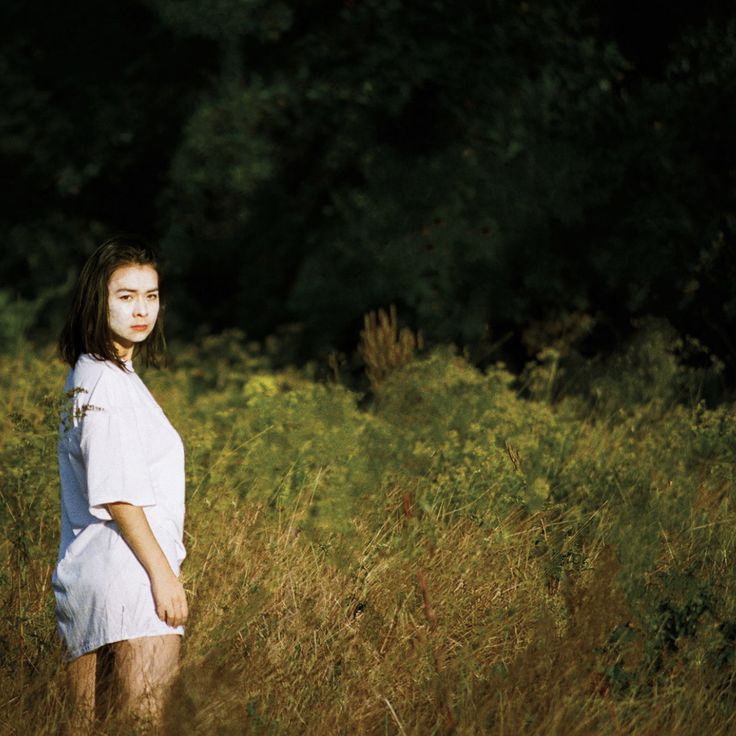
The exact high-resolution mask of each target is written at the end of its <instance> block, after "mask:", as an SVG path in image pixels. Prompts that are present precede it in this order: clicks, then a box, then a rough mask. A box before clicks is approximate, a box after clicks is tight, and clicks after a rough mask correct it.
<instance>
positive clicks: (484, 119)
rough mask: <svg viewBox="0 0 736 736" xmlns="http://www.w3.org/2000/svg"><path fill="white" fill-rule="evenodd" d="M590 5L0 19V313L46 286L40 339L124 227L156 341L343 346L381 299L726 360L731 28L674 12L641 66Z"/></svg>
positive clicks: (464, 323)
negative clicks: (228, 335)
mask: <svg viewBox="0 0 736 736" xmlns="http://www.w3.org/2000/svg"><path fill="white" fill-rule="evenodd" d="M612 7H613V6H612V5H611V6H610V7H609V5H608V4H605V3H604V4H601V5H595V7H593V6H592V5H591V4H590V3H587V2H584V0H576V1H575V2H572V3H571V2H561V1H557V0H555V1H553V2H542V1H541V0H532V1H530V2H521V3H520V2H511V1H510V0H499V1H498V2H495V3H479V4H473V5H471V6H468V7H464V8H463V11H462V12H458V9H457V5H456V4H455V3H451V2H449V0H435V1H434V2H431V3H410V2H408V1H406V0H365V1H364V2H359V3H358V2H351V1H350V0H344V2H333V1H328V0H312V1H310V2H307V3H295V2H286V1H283V2H264V0H217V2H211V3H206V4H202V3H196V2H193V1H192V0H179V1H177V2H173V0H142V1H141V2H139V3H133V4H131V3H122V2H113V3H110V4H109V7H108V6H106V9H105V11H104V12H103V11H102V10H101V9H100V8H99V7H98V6H97V5H94V4H92V3H89V2H82V3H76V4H75V6H74V8H73V9H69V8H64V9H61V8H55V7H45V8H44V9H43V12H41V13H39V12H38V9H37V8H35V7H34V6H33V4H28V3H20V2H9V3H6V4H5V6H4V9H3V16H4V20H5V22H4V24H3V27H4V29H5V30H4V31H3V33H4V34H5V38H4V40H5V41H6V43H4V44H3V50H2V53H1V55H0V71H1V74H0V83H1V84H2V92H3V99H4V105H3V109H2V111H0V133H2V135H0V140H1V142H0V156H2V157H3V159H4V162H5V163H6V165H7V166H9V167H10V169H9V170H12V171H13V172H14V177H13V179H14V186H13V187H12V190H11V191H9V192H8V193H7V194H6V197H5V199H4V202H3V205H2V206H0V227H2V229H3V235H4V244H5V248H4V251H3V255H2V256H1V257H0V273H2V276H3V281H7V282H8V284H11V285H12V289H11V290H10V291H8V295H9V298H11V299H15V300H16V301H17V300H18V299H20V300H21V301H25V302H28V304H29V305H30V304H33V303H35V300H37V298H38V297H39V294H42V293H45V291H48V290H53V289H54V288H56V291H57V292H58V294H57V295H56V296H54V297H53V298H52V299H51V301H49V302H48V306H49V309H47V310H43V309H42V310H38V316H37V318H36V319H35V322H34V324H35V325H36V328H37V330H40V331H42V332H43V331H46V332H48V331H49V330H50V329H54V328H55V327H56V326H58V321H59V319H60V317H59V314H58V313H59V311H60V309H59V308H58V307H59V306H60V305H61V304H62V303H63V297H64V291H63V289H61V290H60V289H59V285H60V284H65V283H66V282H67V279H68V274H69V273H70V272H73V271H74V269H75V268H77V267H78V264H79V261H80V260H81V258H82V257H83V255H84V254H85V253H87V252H89V250H90V249H91V248H92V247H93V246H94V244H95V243H96V242H98V241H99V240H100V239H101V238H103V237H104V236H105V235H106V234H108V233H109V232H110V231H111V230H114V229H120V228H123V229H135V230H141V231H143V232H144V233H145V234H147V235H149V236H150V237H151V238H152V239H153V240H155V241H156V242H159V243H160V244H161V248H162V250H163V251H164V254H165V256H166V258H167V260H168V270H167V271H168V274H169V278H168V280H167V289H168V293H169V295H170V297H171V298H172V300H173V304H172V307H173V308H172V310H171V312H172V317H173V319H172V320H170V324H171V326H172V328H173V329H174V331H175V332H176V333H178V334H179V335H181V336H186V335H187V334H191V332H192V330H193V329H196V328H197V327H199V328H203V329H204V328H208V329H221V328H225V327H240V328H241V329H244V330H246V332H248V333H250V334H253V335H256V336H263V335H265V334H267V333H268V332H271V331H273V330H274V328H275V327H276V326H278V325H282V324H286V323H294V322H297V323H300V324H301V325H302V326H303V339H304V349H305V350H306V351H307V352H314V351H317V350H319V349H320V348H326V347H328V346H332V345H335V344H342V345H343V346H344V345H346V344H347V341H351V347H352V343H354V341H355V339H356V335H357V332H358V329H359V326H360V320H361V318H362V315H363V314H364V313H365V312H366V311H368V310H369V309H372V308H376V307H379V306H387V305H388V304H390V303H395V304H397V305H398V306H399V312H400V313H401V314H402V315H403V316H404V318H405V319H407V320H408V321H409V322H411V323H413V324H414V325H415V326H416V327H418V328H421V329H422V330H423V331H424V333H425V334H426V336H427V338H428V339H430V340H437V341H440V340H441V341H447V340H454V341H457V342H461V343H464V344H468V345H474V344H479V343H483V342H484V341H485V342H486V343H487V342H493V341H494V340H496V339H497V338H498V337H499V336H500V335H503V334H505V333H506V331H508V330H510V331H511V332H512V334H514V335H515V336H516V344H517V345H519V344H520V338H519V336H520V332H521V328H522V327H523V326H525V325H527V324H529V322H530V321H532V320H539V319H543V318H557V317H560V316H563V317H564V315H566V314H571V313H573V314H574V313H582V314H588V315H590V316H592V318H593V319H594V321H595V323H596V325H597V332H595V335H596V339H597V341H598V342H597V343H595V341H594V342H593V349H595V348H598V347H602V346H605V342H606V340H605V338H606V335H607V334H610V335H612V336H613V338H614V340H615V339H618V337H620V336H621V335H622V333H624V332H626V331H627V330H628V329H629V328H630V321H631V319H632V318H636V317H639V316H642V315H646V314H652V315H654V316H659V317H667V318H668V319H670V320H671V321H672V322H673V324H675V326H676V327H678V328H679V329H681V330H683V331H684V332H687V333H689V334H691V335H693V336H695V337H697V338H699V339H701V340H703V341H704V342H705V343H706V344H708V345H709V346H710V347H711V348H712V349H713V350H715V351H716V352H718V353H719V354H720V355H721V357H723V358H724V359H725V360H727V362H728V363H729V364H730V365H734V364H736V344H734V342H733V340H732V338H731V337H730V332H731V331H732V330H731V329H730V328H731V327H733V325H734V320H736V306H734V305H736V291H734V288H735V287H734V286H733V284H734V283H736V281H734V279H733V278H729V276H733V275H736V263H735V261H734V255H733V253H734V249H733V238H734V228H735V225H734V212H735V211H736V207H735V205H736V203H735V202H734V187H733V176H734V170H736V165H735V162H734V154H733V148H732V146H731V145H730V137H731V131H732V129H733V124H734V122H735V118H736V110H735V109H734V102H733V100H734V99H736V96H735V95H734V94H733V93H734V81H733V80H734V79H735V78H736V75H735V74H734V72H736V69H735V68H734V67H735V66H736V21H735V20H734V18H733V17H731V14H730V12H727V13H725V15H724V14H723V13H721V15H718V16H716V15H715V14H714V13H715V11H713V8H711V7H710V6H709V5H708V4H706V5H704V6H703V8H702V9H701V11H700V13H699V14H698V12H696V10H693V11H691V14H690V15H683V14H679V15H678V16H677V17H678V18H679V24H677V25H673V24H672V23H670V24H669V25H667V26H666V27H667V28H668V34H669V36H668V37H667V38H657V39H654V40H652V43H651V46H652V51H651V55H652V58H653V57H654V54H655V51H656V53H657V54H659V55H660V56H661V63H660V64H659V66H657V65H655V64H646V63H644V61H643V60H645V59H646V58H647V57H646V52H647V50H646V48H645V42H643V41H640V42H639V48H638V52H636V53H634V51H632V39H633V38H634V37H635V34H634V30H631V31H630V34H629V36H628V37H627V36H626V35H625V33H624V32H623V31H621V30H620V29H619V31H618V32H612V31H611V30H610V28H609V27H608V26H607V25H606V17H607V13H608V14H610V13H611V12H613V11H612ZM619 12H623V11H619ZM664 27H665V26H663V28H664ZM60 31H61V32H60ZM627 54H628V55H627ZM658 58H659V57H658ZM39 262H42V263H43V264H44V265H43V267H42V268H41V267H39V266H38V263H39ZM213 287H215V288H213ZM54 293H55V294H56V292H54ZM54 307H56V308H55V309H54ZM29 309H30V306H29ZM52 315H56V316H52ZM609 342H610V339H609Z"/></svg>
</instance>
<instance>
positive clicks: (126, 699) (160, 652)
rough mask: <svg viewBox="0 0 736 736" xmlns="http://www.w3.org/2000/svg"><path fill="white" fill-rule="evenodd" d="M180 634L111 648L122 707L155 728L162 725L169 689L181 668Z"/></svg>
mask: <svg viewBox="0 0 736 736" xmlns="http://www.w3.org/2000/svg"><path fill="white" fill-rule="evenodd" d="M180 644H181V637H180V636H179V635H178V634H166V635H163V636H144V637H141V638H140V639H127V640H126V641H119V642H116V643H115V644H113V645H112V647H113V651H114V654H115V673H116V679H117V681H118V687H119V692H120V707H121V709H122V710H124V711H125V712H126V713H128V714H129V715H132V716H133V717H135V718H138V719H141V720H143V721H150V722H152V723H153V724H154V725H157V724H158V723H160V720H161V715H162V713H163V706H164V701H165V699H166V695H167V692H168V688H169V685H170V684H171V682H172V680H173V679H174V677H175V675H176V673H177V671H178V668H179V647H180Z"/></svg>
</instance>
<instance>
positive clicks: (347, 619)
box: [0, 332, 736, 735]
mask: <svg viewBox="0 0 736 736" xmlns="http://www.w3.org/2000/svg"><path fill="white" fill-rule="evenodd" d="M657 335H659V337H657ZM672 345H673V343H672V341H671V340H669V338H667V337H662V336H661V334H660V333H656V332H654V333H650V334H649V337H648V338H647V339H643V340H640V341H639V342H636V341H635V342H634V343H632V345H631V346H629V347H628V348H627V349H625V350H622V351H621V353H620V354H619V355H618V356H614V357H613V358H611V359H610V360H609V361H608V362H606V363H601V364H588V363H585V362H584V361H582V360H580V361H578V362H577V363H575V361H568V362H567V363H566V364H565V365H566V366H567V367H566V368H565V365H563V364H562V363H559V362H558V353H556V352H555V351H554V350H550V351H547V352H546V353H545V355H544V356H543V360H542V361H541V362H540V364H539V365H538V366H536V367H533V368H532V367H530V368H529V370H528V371H527V372H526V373H525V376H524V377H523V386H520V382H519V380H518V379H517V378H516V377H515V376H513V375H511V374H510V373H508V372H507V371H506V370H505V368H504V367H503V366H502V365H497V366H495V367H492V368H490V369H488V370H487V371H485V372H480V371H478V370H476V369H475V368H473V367H472V366H470V365H468V364H467V363H466V362H465V360H464V359H463V358H462V357H460V356H458V355H456V354H455V351H453V350H452V349H451V348H433V349H432V350H430V351H428V352H427V353H426V354H424V355H422V356H421V357H417V358H415V359H414V360H413V361H412V362H410V363H409V364H407V365H404V366H403V367H401V368H398V369H396V370H394V371H393V372H392V373H391V374H390V375H389V376H388V378H387V379H386V380H385V381H384V382H383V383H382V384H381V385H380V386H379V387H378V389H377V390H376V393H375V396H372V397H363V396H362V395H361V394H359V393H357V392H356V391H353V390H350V389H349V388H347V387H346V386H344V385H342V384H340V383H335V382H328V383H323V382H319V381H317V380H315V377H314V375H315V370H314V366H307V368H305V369H304V370H302V371H297V370H296V369H294V368H289V369H285V370H281V371H275V370H272V369H271V368H270V367H269V361H268V358H267V356H266V354H265V353H264V352H262V351H261V350H260V348H259V346H256V345H249V346H245V347H244V346H243V345H242V344H239V343H238V342H237V341H236V340H234V339H230V338H228V337H227V336H222V337H213V338H209V339H208V340H207V341H205V342H204V343H203V344H200V345H198V346H193V347H189V348H187V349H180V350H178V351H177V352H176V355H175V357H176V362H175V365H174V366H173V367H172V368H171V369H170V370H168V371H166V372H154V371H149V372H147V373H146V374H145V376H144V378H145V380H146V382H147V384H148V385H149V387H150V388H151V389H152V391H153V393H154V394H155V395H156V397H157V398H158V400H159V403H161V404H162V406H163V407H164V409H165V410H166V412H167V414H168V415H169V417H170V418H171V420H172V422H173V424H174V425H175V426H176V427H177V429H179V431H180V433H181V434H182V437H183V439H184V442H185V446H186V448H187V477H188V496H187V518H186V531H185V542H186V545H187V548H188V553H189V556H188V558H187V560H186V562H185V565H184V570H183V576H184V579H185V586H186V588H187V590H188V594H189V600H190V614H191V618H190V624H189V625H188V627H187V629H188V630H187V636H186V638H185V648H184V650H183V660H182V670H181V675H180V677H179V678H178V680H177V682H176V685H175V687H174V691H173V693H172V699H171V707H170V708H169V710H168V711H167V715H166V731H167V732H170V733H172V734H173V733H176V734H181V733H191V734H210V733H211V734H229V733H233V734H235V733H237V734H241V733H268V734H294V733H308V734H325V733H369V734H379V733H380V734H384V733H388V734H400V733H406V734H409V733H413V734H432V733H436V734H440V733H450V732H453V733H456V734H476V733H477V734H519V733H525V734H566V735H567V734H591V733H601V734H623V733H637V734H639V733H641V734H655V733H661V734H664V733H666V734H692V733H699V732H708V733H712V734H727V733H732V732H733V730H734V728H735V724H734V716H733V713H734V712H735V711H734V706H735V705H736V703H735V697H734V696H736V683H734V672H735V669H734V667H735V663H736V596H735V595H734V583H735V582H736V572H734V569H735V568H734V562H735V561H736V523H735V522H736V519H735V518H734V457H736V415H735V414H734V407H733V405H730V404H722V405H719V406H716V407H710V408H709V407H708V406H706V404H705V403H704V402H703V401H701V400H699V398H698V388H697V387H698V386H702V379H703V374H702V372H701V373H698V371H695V370H694V369H692V368H686V367H685V366H684V365H682V364H681V363H680V362H679V361H678V358H677V356H676V354H675V351H673V349H672ZM550 356H551V357H550ZM565 371H567V373H566V372H565ZM65 373H66V370H65V368H64V366H62V365H61V364H60V363H59V362H58V361H57V360H56V359H55V358H54V357H53V355H52V353H51V351H50V350H45V351H44V350H36V351H30V350H28V351H26V353H24V354H18V355H15V356H5V357H2V358H1V359H0V389H1V390H2V396H3V404H4V406H3V409H4V411H3V412H2V418H1V421H2V426H1V427H0V431H2V445H1V446H0V493H1V494H2V496H1V497H0V605H2V615H1V616H0V730H1V732H2V733H7V734H11V733H12V734H15V733H24V734H26V733H38V734H52V733H57V732H58V731H59V728H60V726H61V724H62V723H63V721H64V719H65V704H64V692H63V687H62V682H63V678H62V670H61V665H60V648H59V642H58V640H57V634H56V630H55V624H54V618H53V594H52V591H51V588H50V576H51V570H52V567H53V563H54V561H55V556H56V548H57V545H58V528H59V520H58V479H57V468H56V448H55V431H56V412H57V411H58V399H59V396H58V394H59V392H60V390H61V385H62V383H63V379H64V376H65ZM522 395H523V398H522ZM100 729H101V730H100V732H101V733H118V732H123V731H121V729H122V726H120V725H119V724H116V722H115V721H114V720H113V719H111V720H109V721H108V722H107V723H106V724H101V725H100Z"/></svg>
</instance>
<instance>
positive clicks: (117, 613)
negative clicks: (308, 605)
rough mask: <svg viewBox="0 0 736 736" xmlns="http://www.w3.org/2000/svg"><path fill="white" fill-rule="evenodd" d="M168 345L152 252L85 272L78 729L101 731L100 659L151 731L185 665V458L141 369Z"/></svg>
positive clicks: (124, 248) (60, 570)
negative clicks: (97, 717) (108, 654)
mask: <svg viewBox="0 0 736 736" xmlns="http://www.w3.org/2000/svg"><path fill="white" fill-rule="evenodd" d="M164 346H165V343H164V337H163V330H162V321H161V314H160V300H159V273H158V267H157V265H156V260H155V258H154V255H153V253H152V252H151V251H150V250H149V249H148V248H147V247H146V246H145V245H144V244H143V243H142V242H140V241H139V240H137V239H135V238H127V237H124V238H115V239H113V240H109V241H107V242H106V243H104V244H103V245H101V246H100V247H99V248H98V249H97V250H96V251H95V252H94V253H93V254H92V255H91V256H90V258H89V259H88V260H87V262H86V263H85V265H84V267H83V269H82V271H81V274H80V276H79V279H78V281H77V284H76V286H75V289H74V293H73V296H72V305H71V309H70V311H69V315H68V317H67V321H66V324H65V325H64V328H63V330H62V333H61V337H60V339H59V348H60V352H61V355H62V357H63V359H64V360H65V361H66V363H68V364H69V366H70V369H71V370H70V371H69V375H68V377H67V380H66V384H65V386H64V390H65V392H66V393H67V395H68V396H70V397H71V398H70V405H69V406H68V408H67V410H66V411H65V412H64V413H63V416H62V425H61V427H60V435H59V437H60V439H59V474H60V479H61V544H60V547H59V555H58V560H57V563H56V567H55V569H54V573H53V577H52V583H53V588H54V594H55V596H56V619H57V625H58V629H59V633H60V635H61V638H62V640H63V643H64V645H65V656H66V659H67V660H68V662H69V665H68V673H69V685H70V691H71V695H72V707H73V711H72V714H73V715H72V718H73V720H74V722H75V723H74V724H73V727H77V728H82V729H86V728H88V727H89V726H90V725H91V724H92V722H93V720H94V712H95V684H96V683H95V679H96V674H95V673H96V667H97V654H98V650H99V649H100V647H103V646H106V645H109V649H111V650H112V653H113V658H114V663H115V665H114V667H115V674H116V680H117V682H118V685H119V688H120V696H121V700H120V706H121V707H122V708H123V709H124V710H125V711H126V712H128V713H131V714H133V715H134V716H136V717H142V718H144V719H146V720H153V721H154V722H156V721H158V719H159V718H160V715H161V709H162V705H163V700H164V697H165V694H166V689H167V686H168V685H169V684H170V682H171V680H172V677H173V676H174V674H175V673H176V670H177V666H178V659H179V645H180V641H181V636H182V635H183V634H184V626H183V624H184V623H185V621H186V619H187V615H188V610H187V601H186V596H185V593H184V588H183V586H182V584H181V582H180V581H179V579H178V575H179V568H180V565H181V562H182V560H183V559H184V557H185V554H186V552H185V549H184V545H183V537H182V535H183V522H184V448H183V445H182V442H181V439H180V438H179V435H178V433H177V432H176V430H175V429H174V428H173V427H172V426H171V424H170V423H169V421H168V419H167V418H166V416H165V414H164V412H163V411H162V410H161V408H160V407H159V405H158V404H157V403H156V401H155V400H154V398H153V396H152V395H151V394H150V392H149V391H148V389H147V388H146V386H145V385H144V384H143V382H142V381H141V379H140V378H139V377H138V375H137V374H136V372H135V369H134V367H133V359H134V358H135V357H136V356H138V355H141V356H142V357H143V359H144V361H145V363H146V364H147V365H148V364H152V365H155V366H158V364H159V361H160V358H161V354H162V351H163V348H164Z"/></svg>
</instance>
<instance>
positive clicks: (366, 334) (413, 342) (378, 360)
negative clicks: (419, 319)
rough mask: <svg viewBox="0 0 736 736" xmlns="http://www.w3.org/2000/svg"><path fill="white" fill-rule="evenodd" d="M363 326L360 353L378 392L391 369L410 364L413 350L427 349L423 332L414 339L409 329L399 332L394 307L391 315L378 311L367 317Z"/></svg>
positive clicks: (364, 318)
mask: <svg viewBox="0 0 736 736" xmlns="http://www.w3.org/2000/svg"><path fill="white" fill-rule="evenodd" d="M363 324H364V329H362V330H361V331H360V338H361V339H360V345H359V347H358V350H359V352H360V355H361V357H362V358H363V361H364V363H365V365H366V371H365V372H366V375H367V376H368V380H369V381H370V385H371V388H372V389H373V390H374V391H375V390H376V388H378V386H379V385H380V384H381V382H382V381H383V380H384V379H385V378H386V376H387V375H388V374H389V373H390V372H391V371H392V370H394V369H395V368H397V367H398V366H401V365H404V364H405V363H408V362H409V361H410V360H411V359H412V358H413V357H414V351H415V350H416V349H419V350H421V349H422V348H423V347H424V339H423V337H422V333H421V332H417V334H416V336H415V335H414V333H413V332H412V331H411V330H410V329H408V328H406V327H405V328H403V329H402V330H400V331H399V324H398V320H397V318H396V306H395V305H394V304H392V305H391V306H390V307H389V314H386V312H385V310H383V309H379V310H378V316H376V313H375V312H369V313H368V314H366V315H364V317H363Z"/></svg>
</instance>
